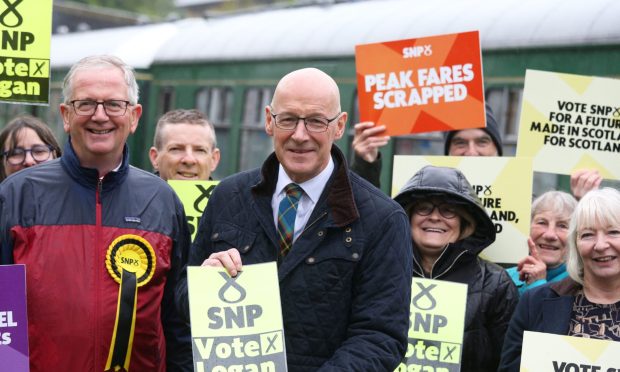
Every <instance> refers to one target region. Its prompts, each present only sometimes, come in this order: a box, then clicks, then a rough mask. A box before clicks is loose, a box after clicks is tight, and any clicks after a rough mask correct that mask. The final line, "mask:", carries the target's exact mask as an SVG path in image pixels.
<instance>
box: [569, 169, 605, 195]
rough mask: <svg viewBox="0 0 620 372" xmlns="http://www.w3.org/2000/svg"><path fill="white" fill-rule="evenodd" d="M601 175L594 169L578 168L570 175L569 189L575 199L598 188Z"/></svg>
mask: <svg viewBox="0 0 620 372" xmlns="http://www.w3.org/2000/svg"><path fill="white" fill-rule="evenodd" d="M601 181H603V177H601V174H600V173H599V172H598V171H597V170H596V169H579V170H577V171H575V172H574V173H573V174H571V175H570V190H571V192H572V193H573V196H574V197H575V199H577V200H579V199H581V198H582V197H583V196H584V195H585V194H586V193H587V192H588V191H590V190H594V189H598V187H599V186H600V185H601Z"/></svg>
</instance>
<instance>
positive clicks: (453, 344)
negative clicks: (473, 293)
mask: <svg viewBox="0 0 620 372" xmlns="http://www.w3.org/2000/svg"><path fill="white" fill-rule="evenodd" d="M466 304H467V285H466V284H462V283H455V282H448V281H443V280H432V279H423V278H413V280H412V283H411V307H410V308H411V311H410V314H411V315H410V320H409V344H408V345H407V352H406V354H405V358H404V360H403V361H402V363H401V364H400V365H399V366H398V368H396V371H398V372H405V371H434V372H452V371H455V372H458V371H459V370H460V366H461V350H462V346H463V330H464V327H465V308H466Z"/></svg>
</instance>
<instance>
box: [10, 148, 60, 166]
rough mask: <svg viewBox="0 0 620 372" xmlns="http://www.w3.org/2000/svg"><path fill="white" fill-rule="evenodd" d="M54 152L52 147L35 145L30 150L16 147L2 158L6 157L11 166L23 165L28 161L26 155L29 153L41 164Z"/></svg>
mask: <svg viewBox="0 0 620 372" xmlns="http://www.w3.org/2000/svg"><path fill="white" fill-rule="evenodd" d="M52 150H53V148H52V146H50V145H35V146H32V148H29V149H24V148H22V147H16V148H14V149H13V150H9V151H5V152H3V153H2V156H4V157H5V158H6V160H7V161H8V162H9V164H11V165H22V164H24V162H25V161H26V153H27V152H29V153H30V155H31V156H32V158H33V159H34V161H36V162H37V163H41V162H44V161H46V160H47V159H49V158H50V154H51V153H52Z"/></svg>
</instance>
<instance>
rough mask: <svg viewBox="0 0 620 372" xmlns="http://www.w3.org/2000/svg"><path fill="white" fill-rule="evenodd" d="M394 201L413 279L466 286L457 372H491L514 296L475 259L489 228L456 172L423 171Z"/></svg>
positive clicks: (497, 273) (496, 270)
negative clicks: (402, 219)
mask: <svg viewBox="0 0 620 372" xmlns="http://www.w3.org/2000/svg"><path fill="white" fill-rule="evenodd" d="M394 200H395V201H396V202H397V203H399V204H400V205H401V206H402V207H403V209H404V210H405V211H406V212H407V214H408V216H409V219H410V223H411V234H412V240H413V276H414V277H419V278H427V279H436V280H447V281H452V282H458V283H463V284H466V285H467V306H466V311H465V330H464V335H463V349H462V357H461V371H463V372H469V371H471V372H474V371H475V372H485V371H495V370H496V369H497V367H498V365H499V360H500V354H501V350H502V345H503V342H504V335H505V333H506V330H507V328H508V324H509V321H510V318H511V316H512V313H513V312H514V309H515V307H516V305H517V302H518V299H519V294H518V291H517V288H516V287H515V285H514V283H513V282H512V280H511V279H510V277H509V276H508V274H507V273H506V271H505V270H504V269H503V268H502V267H500V266H499V265H496V264H494V263H491V262H488V261H486V260H484V259H482V258H480V257H479V254H480V253H481V252H482V251H483V250H484V249H485V248H486V247H488V246H489V245H491V243H493V242H494V241H495V228H494V225H493V222H492V221H491V219H490V218H489V216H488V215H487V213H486V211H485V209H484V208H483V207H482V204H481V203H480V200H479V199H478V197H477V196H476V194H475V192H474V191H473V189H472V187H471V185H470V183H469V182H468V181H467V179H466V178H465V176H464V175H463V173H461V171H459V170H458V169H454V168H446V167H435V166H426V167H424V168H422V169H421V170H419V171H418V172H417V173H416V174H415V175H414V176H413V177H412V178H411V179H410V180H409V181H407V183H406V184H405V186H404V187H403V188H402V189H401V190H400V192H399V193H398V195H396V197H395V198H394Z"/></svg>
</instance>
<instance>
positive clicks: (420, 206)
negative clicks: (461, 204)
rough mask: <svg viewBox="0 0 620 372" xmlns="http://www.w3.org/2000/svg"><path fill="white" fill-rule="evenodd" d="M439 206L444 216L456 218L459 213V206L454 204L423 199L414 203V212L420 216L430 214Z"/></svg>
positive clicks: (438, 208)
mask: <svg viewBox="0 0 620 372" xmlns="http://www.w3.org/2000/svg"><path fill="white" fill-rule="evenodd" d="M435 208H437V210H438V211H439V214H440V215H441V216H442V217H444V218H454V217H456V215H457V214H458V212H457V208H456V207H455V206H454V205H453V204H449V203H441V204H435V203H431V202H429V201H421V202H418V203H416V204H414V205H413V213H415V214H417V215H419V216H429V215H430V214H431V213H433V211H434V210H435Z"/></svg>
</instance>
